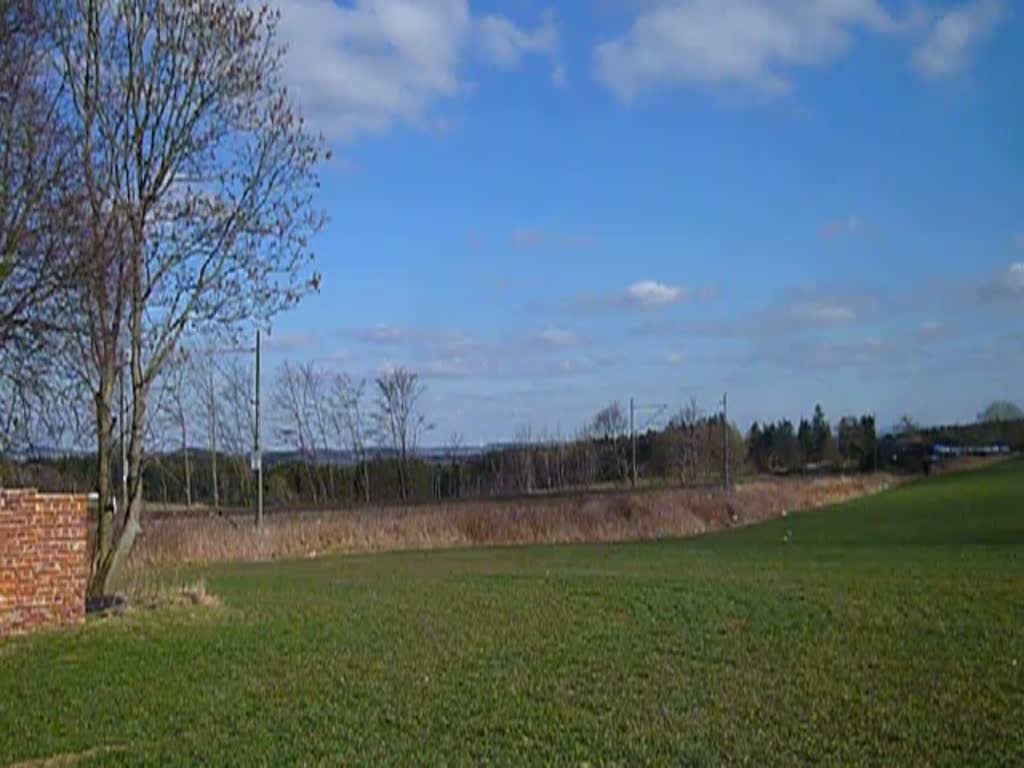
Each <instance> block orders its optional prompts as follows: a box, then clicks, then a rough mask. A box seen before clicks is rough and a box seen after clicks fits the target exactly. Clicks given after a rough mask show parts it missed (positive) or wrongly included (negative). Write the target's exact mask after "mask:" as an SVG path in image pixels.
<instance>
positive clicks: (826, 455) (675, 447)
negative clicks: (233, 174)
mask: <svg viewBox="0 0 1024 768" xmlns="http://www.w3.org/2000/svg"><path fill="white" fill-rule="evenodd" d="M296 370H297V369H296V368H294V367H283V369H282V373H283V375H282V379H281V380H283V381H285V384H283V385H282V384H280V383H279V384H278V385H277V386H276V387H275V393H276V395H275V398H274V399H275V401H276V402H278V403H281V402H283V401H284V398H285V394H286V393H287V392H289V391H290V390H291V389H292V388H293V385H295V384H296V382H301V381H302V380H303V379H304V378H305V374H302V375H297V374H296ZM404 376H405V378H406V379H407V384H403V385H401V386H399V387H398V388H399V389H401V390H406V394H407V395H409V393H422V388H421V385H420V384H419V381H418V379H417V378H416V377H415V374H409V373H408V372H405V374H404ZM281 380H279V381H281ZM335 383H336V384H338V387H339V389H338V392H336V393H335V394H336V395H337V397H336V398H335V399H334V402H335V404H336V405H340V406H341V407H342V411H341V412H339V413H345V412H348V413H350V416H349V418H350V419H355V418H356V417H355V415H354V411H355V410H359V409H358V408H357V404H358V403H361V402H362V400H363V399H364V396H365V395H364V390H365V388H364V387H363V385H361V384H355V385H353V384H352V383H351V382H348V381H347V380H339V381H338V382H335ZM384 384H385V386H390V385H387V383H386V382H385V383H384ZM342 385H344V386H342ZM311 386H314V385H311V384H310V383H309V382H308V381H306V383H305V384H300V385H299V386H297V387H296V391H297V392H299V393H300V396H299V398H298V400H296V399H294V398H291V397H290V396H289V400H290V401H291V402H292V404H293V407H292V408H291V410H289V411H288V413H289V416H290V418H289V419H288V420H287V422H286V424H287V429H288V431H287V432H285V431H283V430H282V431H280V434H281V435H285V434H289V435H292V436H293V439H294V442H295V443H296V444H297V445H296V450H293V451H291V452H289V453H288V454H287V456H286V457H285V458H284V459H281V460H268V461H267V462H265V465H264V477H263V482H264V497H265V502H266V504H267V505H268V507H271V508H274V507H278V508H281V507H290V508H295V507H302V506H309V507H323V506H337V505H346V506H347V505H353V504H360V503H363V504H365V503H372V504H380V503H393V502H399V501H402V500H407V501H446V500H456V499H463V498H479V497H499V496H516V495H522V494H535V493H559V492H567V491H572V490H579V489H594V488H601V487H605V488H625V487H629V486H631V485H632V484H633V482H634V472H635V480H636V482H637V483H639V484H640V485H652V484H653V485H661V486H663V485H678V486H686V487H698V486H721V485H722V484H723V483H724V482H725V478H726V467H728V476H729V479H730V481H732V482H735V481H736V480H737V479H740V478H743V477H745V476H747V475H750V474H751V473H754V472H792V471H799V470H801V469H803V468H804V466H805V465H806V464H808V463H813V464H817V463H819V462H821V461H825V462H828V463H829V466H830V468H836V469H838V468H844V469H851V468H852V469H859V468H863V469H870V468H871V467H870V466H869V464H868V463H867V462H865V461H863V460H862V454H863V453H864V452H866V451H870V447H869V445H870V446H873V441H874V432H873V422H872V421H870V417H863V418H861V419H852V418H851V419H844V420H843V421H842V422H841V423H840V430H839V440H838V445H839V446H840V448H841V450H837V449H836V445H837V441H836V440H835V439H833V438H832V432H831V427H830V426H829V425H828V424H827V422H826V421H825V418H824V414H823V413H822V412H821V409H820V408H819V409H817V410H816V412H815V419H814V420H813V421H812V422H811V423H810V424H809V425H808V426H807V427H806V428H805V427H804V425H801V427H800V428H799V429H798V430H796V431H795V432H794V431H793V429H792V426H791V425H790V426H789V427H788V428H787V427H786V425H787V424H789V422H786V421H783V422H779V423H778V424H769V425H765V427H763V428H762V427H761V426H759V425H757V424H755V425H754V427H753V428H752V429H751V430H750V433H749V435H748V436H747V438H744V436H743V434H742V433H741V432H740V431H739V430H738V429H737V428H736V426H735V425H733V424H732V423H726V422H725V420H724V419H723V417H722V415H721V414H720V413H713V414H707V415H706V414H702V413H701V412H700V409H699V408H698V406H697V404H696V403H695V402H691V403H690V404H688V405H687V406H686V407H684V408H682V409H680V410H679V412H678V413H676V414H675V415H674V416H673V417H672V418H670V419H669V420H668V422H667V423H666V424H665V425H664V426H663V427H662V428H659V429H648V430H646V431H644V432H642V433H639V434H637V435H636V436H635V440H634V439H633V436H632V435H631V433H630V429H629V419H628V416H627V414H626V411H625V409H624V408H623V406H622V405H621V404H619V403H612V404H610V405H609V406H607V407H606V408H603V409H601V410H600V411H599V412H598V413H597V414H595V416H594V417H593V419H591V420H590V421H589V422H588V423H587V424H585V425H584V426H583V427H581V428H580V430H579V431H578V433H577V434H576V435H575V436H574V437H572V438H571V439H567V440H551V439H547V438H545V437H540V438H534V437H533V436H532V435H531V434H530V433H529V432H523V433H520V435H519V439H518V440H517V441H516V443H514V444H512V445H508V446H503V447H499V448H494V449H492V450H487V451H485V452H482V453H479V454H477V453H473V452H471V451H467V450H466V449H465V447H464V446H463V445H462V444H461V441H460V440H459V439H458V438H457V436H453V437H452V438H451V439H450V440H449V442H448V444H447V445H446V446H444V447H443V448H441V449H434V450H432V452H431V458H430V459H429V460H428V459H425V458H423V456H422V455H421V454H419V453H417V452H416V445H417V443H418V440H419V439H420V436H421V432H422V428H421V429H420V431H418V432H417V433H416V434H415V435H407V436H406V437H405V445H406V451H405V453H404V454H403V453H402V451H401V450H400V447H401V445H402V442H403V438H402V436H401V435H400V434H398V435H396V436H393V439H390V438H380V439H379V441H377V442H371V440H374V438H372V437H371V434H372V432H373V430H374V429H376V427H373V426H372V424H373V423H374V422H375V421H380V419H381V418H382V416H383V415H384V414H383V413H382V414H378V415H377V416H376V417H373V413H374V407H377V408H380V409H382V410H383V412H384V413H386V412H387V409H388V407H389V406H387V402H388V398H387V397H385V396H384V395H383V394H382V395H381V398H380V400H381V402H378V403H377V404H376V406H373V405H372V404H367V407H366V408H364V409H361V410H359V412H360V414H363V415H361V416H360V418H365V419H366V428H365V430H361V429H349V428H348V427H346V426H345V425H346V423H347V422H346V421H345V418H344V417H343V416H342V415H339V414H335V416H336V417H337V419H338V420H339V421H338V425H339V427H341V429H340V430H339V432H338V434H339V435H342V434H348V435H349V442H348V443H346V442H344V441H342V442H337V443H336V442H334V441H333V440H332V439H330V438H329V437H328V434H329V430H328V429H327V428H326V426H325V427H324V429H323V434H322V436H320V437H318V435H319V434H320V430H319V429H317V428H313V427H311V426H310V423H307V418H306V417H305V416H303V415H302V411H303V407H302V401H303V397H304V396H303V395H302V394H301V393H302V392H305V393H306V397H305V400H306V402H309V403H312V401H311V400H309V398H308V395H309V394H310V390H309V388H310V387H311ZM378 386H380V385H378ZM342 393H346V394H345V396H344V397H343V396H342ZM353 393H355V394H356V395H358V397H354V399H353ZM312 394H318V393H316V392H313V393H312ZM319 394H321V395H323V396H324V399H323V400H320V401H317V408H318V409H319V410H320V411H321V414H320V416H319V417H318V421H322V422H323V424H324V425H326V424H327V423H328V422H330V421H332V417H331V416H330V400H331V398H329V397H328V396H327V395H326V394H325V393H319ZM204 400H205V401H206V402H211V401H210V400H209V399H208V398H204ZM168 402H173V398H172V399H171V400H170V401H168ZM220 402H222V403H223V402H224V401H220ZM405 402H407V403H411V404H412V405H413V406H415V407H414V408H413V409H412V412H411V413H410V414H406V415H405V416H404V417H403V418H402V419H398V421H399V422H404V423H408V424H410V425H412V424H420V425H424V424H427V421H426V419H425V418H424V417H423V415H422V414H419V413H418V410H417V409H418V403H419V402H420V401H419V398H418V396H417V397H406V398H405ZM396 408H397V409H398V410H401V408H400V407H399V406H391V409H392V410H395V409H396ZM171 412H172V414H173V415H174V416H175V418H172V419H171V423H174V422H175V421H178V422H180V421H181V419H180V417H181V415H182V414H183V413H191V414H192V415H195V414H199V413H201V412H200V411H199V410H198V409H195V410H192V411H188V409H187V408H182V409H180V410H179V409H178V408H177V407H176V406H175V407H173V408H172V409H171ZM225 415H226V414H224V413H221V416H222V417H223V416H225ZM277 418H280V416H275V419H277ZM185 423H186V427H185V428H184V430H179V434H178V439H182V440H185V442H184V443H183V447H179V448H178V449H177V450H175V449H173V448H172V449H170V450H165V451H154V452H153V453H151V454H150V457H149V461H148V463H147V465H146V475H145V488H146V489H147V499H148V500H149V501H151V502H159V503H162V504H168V505H176V506H182V507H190V506H200V505H201V506H202V507H210V506H215V507H218V508H224V509H227V508H242V507H249V506H251V505H252V504H253V502H254V498H255V491H256V484H255V474H254V472H253V471H252V468H251V466H250V457H249V455H248V454H247V453H243V452H240V451H231V452H222V451H212V450H208V449H204V450H198V449H195V448H192V447H189V445H188V442H187V436H188V435H189V434H202V433H203V431H204V430H202V429H192V430H191V431H190V429H189V426H188V418H185ZM862 423H864V424H870V425H871V430H870V441H871V442H870V444H869V443H867V442H865V441H864V440H865V438H864V437H863V436H862V435H861V432H860V431H859V429H858V430H851V429H848V428H845V427H843V425H846V424H856V425H858V427H859V425H860V424H862ZM349 426H351V425H349ZM244 431H245V430H243V432H244ZM172 432H173V431H172ZM855 432H856V435H855V434H854V433H855ZM355 433H357V434H361V435H363V438H362V439H363V441H365V442H359V443H357V445H356V448H355V450H353V446H352V444H351V440H352V434H355ZM789 433H792V441H790V440H789V438H787V437H786V435H787V434H789ZM798 436H800V437H798ZM235 439H236V440H237V439H238V436H237V435H236V437H235ZM321 439H323V440H324V442H323V443H320V442H318V441H319V440H321ZM222 440H223V436H222ZM801 441H802V442H801ZM228 442H233V441H228ZM242 442H244V441H242ZM790 442H792V443H793V446H792V447H789V443H790ZM802 445H804V446H806V447H801V446H802ZM342 451H344V452H343V453H342ZM634 455H635V464H634ZM339 457H344V459H345V461H344V462H343V463H342V462H340V461H339ZM844 457H846V459H847V460H846V461H843V458H844ZM113 469H114V473H113V475H114V478H117V477H118V476H119V472H120V467H119V462H118V458H117V456H116V455H115V457H114V459H113ZM95 471H96V461H95V457H94V456H88V455H81V456H72V457H62V458H54V459H48V460H35V461H31V462H18V463H15V462H8V463H7V464H5V465H0V483H2V482H6V483H7V484H10V485H35V486H39V487H42V488H47V489H53V490H58V489H59V490H79V491H87V490H91V489H92V488H94V487H95V483H96V478H95ZM114 485H115V487H116V485H117V484H116V482H114Z"/></svg>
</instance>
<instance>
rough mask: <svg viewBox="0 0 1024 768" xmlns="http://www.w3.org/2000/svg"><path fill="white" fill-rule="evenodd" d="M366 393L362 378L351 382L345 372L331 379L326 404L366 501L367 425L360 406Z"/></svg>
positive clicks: (368, 467)
mask: <svg viewBox="0 0 1024 768" xmlns="http://www.w3.org/2000/svg"><path fill="white" fill-rule="evenodd" d="M365 396H366V380H365V379H363V380H360V381H359V382H355V381H353V380H352V379H351V378H350V377H349V376H348V375H347V374H344V373H339V374H335V376H334V377H333V378H332V379H331V383H330V391H329V393H328V407H329V409H330V412H331V420H332V423H333V424H334V429H335V433H336V434H337V435H338V438H339V443H340V444H347V445H348V447H349V449H350V450H351V451H352V454H353V456H354V457H355V460H356V462H357V464H358V467H359V472H360V475H361V476H362V480H361V483H360V484H361V485H362V492H363V493H362V495H363V500H364V501H365V502H366V503H367V504H369V503H370V497H371V494H370V462H369V457H368V455H367V443H368V439H369V425H368V424H367V421H366V419H367V416H366V410H365V408H364V405H363V401H364V398H365Z"/></svg>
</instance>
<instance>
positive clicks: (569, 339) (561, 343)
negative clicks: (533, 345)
mask: <svg viewBox="0 0 1024 768" xmlns="http://www.w3.org/2000/svg"><path fill="white" fill-rule="evenodd" d="M532 339H533V340H534V341H536V342H537V343H539V344H546V345H548V346H552V347H573V346H576V345H577V344H579V343H580V337H579V336H578V335H577V334H576V332H575V331H569V330H566V329H564V328H545V329H544V330H543V331H540V332H539V333H537V334H536V335H534V336H533V337H532Z"/></svg>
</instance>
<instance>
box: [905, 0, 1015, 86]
mask: <svg viewBox="0 0 1024 768" xmlns="http://www.w3.org/2000/svg"><path fill="white" fill-rule="evenodd" d="M1008 12H1009V6H1008V3H1007V2H1006V0H973V1H972V2H967V3H963V4H961V5H960V6H958V7H956V8H954V9H952V10H950V11H947V12H946V13H943V14H940V15H938V16H937V17H935V18H934V19H933V20H932V22H931V24H930V25H929V30H928V36H927V37H926V38H925V40H924V41H923V42H922V43H921V44H920V45H919V46H918V47H917V48H916V49H915V50H914V52H913V54H912V55H911V58H910V61H911V64H912V65H913V66H914V68H915V69H916V70H917V71H918V72H920V73H921V74H923V75H925V76H926V77H931V78H941V77H949V76H950V75H955V74H957V73H958V72H960V71H962V70H963V69H964V68H965V67H966V66H967V64H968V62H969V60H970V55H971V53H972V51H973V50H974V49H975V48H976V47H977V46H978V45H979V44H980V43H982V42H983V41H984V40H986V39H987V38H988V37H990V36H991V35H992V33H993V31H994V30H995V29H996V27H997V26H998V25H999V23H1000V22H1001V21H1002V20H1003V19H1004V18H1006V16H1007V15H1008Z"/></svg>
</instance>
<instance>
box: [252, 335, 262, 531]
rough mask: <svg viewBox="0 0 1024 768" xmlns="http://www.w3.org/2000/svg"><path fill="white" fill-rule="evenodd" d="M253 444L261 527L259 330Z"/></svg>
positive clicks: (257, 504) (258, 519)
mask: <svg viewBox="0 0 1024 768" xmlns="http://www.w3.org/2000/svg"><path fill="white" fill-rule="evenodd" d="M253 436H254V438H255V441H254V442H255V445H254V446H253V452H252V464H253V469H254V470H255V471H256V528H257V529H260V528H263V454H262V453H261V450H260V332H259V331H258V330H257V331H256V421H255V429H254V430H253Z"/></svg>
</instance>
